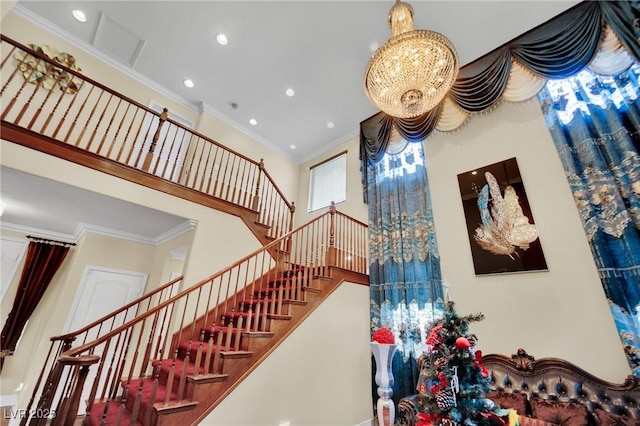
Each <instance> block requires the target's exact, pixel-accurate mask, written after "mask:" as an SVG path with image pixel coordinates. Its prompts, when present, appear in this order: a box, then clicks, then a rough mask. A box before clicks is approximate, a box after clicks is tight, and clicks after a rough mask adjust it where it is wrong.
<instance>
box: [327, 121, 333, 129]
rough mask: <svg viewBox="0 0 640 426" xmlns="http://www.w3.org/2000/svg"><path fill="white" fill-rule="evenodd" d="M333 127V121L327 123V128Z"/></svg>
mask: <svg viewBox="0 0 640 426" xmlns="http://www.w3.org/2000/svg"><path fill="white" fill-rule="evenodd" d="M334 126H335V124H333V121H330V122H328V123H327V127H328V128H330V129H333V127H334Z"/></svg>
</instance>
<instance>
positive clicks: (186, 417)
mask: <svg viewBox="0 0 640 426" xmlns="http://www.w3.org/2000/svg"><path fill="white" fill-rule="evenodd" d="M336 272H337V273H336V277H335V278H334V277H332V279H331V280H326V279H323V280H320V279H314V281H317V282H319V283H320V285H321V286H322V288H321V291H320V292H318V293H311V292H310V293H309V295H308V297H307V299H308V300H307V302H308V303H307V304H306V306H304V309H300V308H301V306H298V307H297V308H298V309H297V310H298V311H302V312H300V313H299V314H298V315H295V317H291V319H289V320H288V321H286V323H287V324H286V325H282V324H281V325H280V326H277V327H275V331H274V333H273V336H272V337H271V338H270V344H268V345H266V346H264V347H263V348H261V349H259V350H257V351H256V352H254V354H253V356H252V357H251V358H250V362H249V363H248V365H245V366H244V367H245V368H243V369H242V370H239V371H227V367H226V366H225V374H228V377H227V380H226V381H225V382H224V383H223V384H221V385H220V386H217V389H213V387H212V386H210V387H209V389H207V390H206V391H205V392H202V391H199V390H196V391H195V393H196V395H203V398H202V399H200V400H198V405H197V406H196V407H195V409H193V410H191V411H184V412H180V413H176V414H174V415H171V416H170V419H169V418H167V422H163V421H162V419H161V418H159V421H158V423H157V426H170V425H175V424H190V425H197V424H199V423H200V422H201V421H202V420H203V419H204V418H205V417H206V416H207V415H209V413H211V412H212V411H213V410H214V409H215V408H216V407H217V406H218V405H219V404H220V403H221V402H222V401H223V400H224V399H225V398H226V397H227V396H228V395H229V394H231V392H233V390H234V389H235V388H236V387H238V385H239V384H240V383H241V382H242V381H243V380H244V379H245V378H246V377H247V376H249V374H251V373H252V372H253V371H254V370H255V369H256V368H257V367H258V366H259V365H260V364H261V363H262V362H263V361H264V360H265V359H267V357H268V356H269V355H271V353H272V352H273V351H275V350H276V348H278V346H280V344H281V343H282V342H284V341H285V339H286V338H287V337H288V336H289V335H290V334H291V333H293V331H294V330H295V329H297V328H298V326H299V325H300V324H302V323H303V322H304V320H305V319H306V318H307V317H309V315H311V314H312V313H313V312H314V311H315V310H316V309H317V308H318V306H320V305H321V304H322V303H323V302H324V300H326V299H327V298H328V297H329V296H330V295H331V294H332V293H333V292H334V291H335V290H336V289H337V288H338V287H340V285H342V283H343V282H345V281H350V282H353V280H352V279H349V280H345V279H344V277H347V276H348V275H347V274H344V273H342V272H340V271H336ZM365 277H366V276H365ZM359 281H361V280H359ZM358 283H359V282H358ZM366 283H367V284H368V279H367V282H366ZM276 321H277V320H276ZM234 370H236V369H235V368H234ZM176 416H177V417H176Z"/></svg>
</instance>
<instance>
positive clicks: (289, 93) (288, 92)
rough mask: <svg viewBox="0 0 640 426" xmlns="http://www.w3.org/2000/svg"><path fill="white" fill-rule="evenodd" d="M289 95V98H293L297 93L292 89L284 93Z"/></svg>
mask: <svg viewBox="0 0 640 426" xmlns="http://www.w3.org/2000/svg"><path fill="white" fill-rule="evenodd" d="M284 93H286V94H287V96H289V97H292V96H295V94H296V92H295V90H293V89H292V88H288V89H287V91H286V92H284Z"/></svg>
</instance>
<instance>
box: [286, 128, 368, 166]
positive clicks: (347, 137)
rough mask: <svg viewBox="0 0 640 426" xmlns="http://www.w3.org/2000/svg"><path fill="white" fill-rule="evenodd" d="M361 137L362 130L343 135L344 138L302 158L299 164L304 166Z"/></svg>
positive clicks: (335, 140)
mask: <svg viewBox="0 0 640 426" xmlns="http://www.w3.org/2000/svg"><path fill="white" fill-rule="evenodd" d="M359 135H360V129H354V130H353V132H351V133H349V134H347V135H343V136H342V137H340V138H338V139H334V140H333V141H332V142H329V143H328V144H326V145H323V146H322V147H319V148H318V149H316V150H315V151H313V152H311V153H310V154H308V155H306V156H304V157H303V158H302V160H301V161H300V162H299V164H304V163H306V162H307V161H310V160H313V159H314V158H316V157H318V156H319V155H321V154H323V153H326V152H328V151H329V150H331V149H333V148H335V147H337V146H340V145H342V144H344V143H347V142H349V141H350V140H351V139H353V138H355V137H358V136H359Z"/></svg>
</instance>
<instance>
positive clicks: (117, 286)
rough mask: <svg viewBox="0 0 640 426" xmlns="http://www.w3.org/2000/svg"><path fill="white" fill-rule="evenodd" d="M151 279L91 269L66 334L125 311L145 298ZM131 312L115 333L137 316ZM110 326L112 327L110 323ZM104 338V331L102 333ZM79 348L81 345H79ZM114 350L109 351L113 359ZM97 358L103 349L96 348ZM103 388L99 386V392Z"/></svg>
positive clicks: (118, 320) (85, 393)
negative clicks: (116, 312) (145, 287)
mask: <svg viewBox="0 0 640 426" xmlns="http://www.w3.org/2000/svg"><path fill="white" fill-rule="evenodd" d="M147 277H148V275H147V274H146V273H141V272H131V271H121V270H115V269H108V268H100V267H96V266H87V268H86V269H85V272H84V276H83V277H82V281H81V283H80V287H79V289H78V293H77V294H76V298H75V300H74V302H73V305H72V307H71V312H69V317H68V319H67V324H66V326H65V330H64V333H70V332H73V331H76V330H78V329H80V328H82V327H84V326H85V325H88V324H90V323H92V322H93V321H95V320H97V319H99V318H102V317H103V316H105V315H107V314H109V313H111V312H113V311H115V310H117V309H118V308H121V307H122V306H124V305H126V304H127V303H129V302H131V301H133V300H134V299H136V298H137V297H139V296H141V295H142V292H143V290H144V286H145V284H146V282H147ZM135 314H136V312H135V311H134V310H133V309H131V310H130V311H129V312H128V313H127V315H126V316H125V315H119V316H118V317H116V322H115V324H114V325H113V326H110V329H114V328H116V327H118V326H120V325H122V324H124V323H125V322H126V321H128V320H130V319H131V318H133V317H134V316H135ZM109 325H110V323H109ZM102 334H103V335H104V334H105V333H104V331H103V332H102ZM94 337H95V333H94V334H93V336H91V335H90V336H87V340H86V342H91V341H92V340H93V338H94ZM76 344H78V343H76ZM113 349H114V348H109V354H104V355H105V356H107V357H108V356H109V355H110V354H111V353H112V351H113ZM95 354H96V355H100V356H102V355H103V354H102V347H98V348H96V351H95ZM96 370H97V367H96V366H93V367H92V368H91V371H90V373H89V376H88V377H87V381H86V382H85V387H84V390H83V393H82V400H83V401H85V400H86V399H87V398H88V397H89V394H90V392H91V386H90V384H91V383H92V382H93V380H94V378H95V372H96ZM101 387H102V383H100V384H99V387H98V389H100V388H101Z"/></svg>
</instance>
